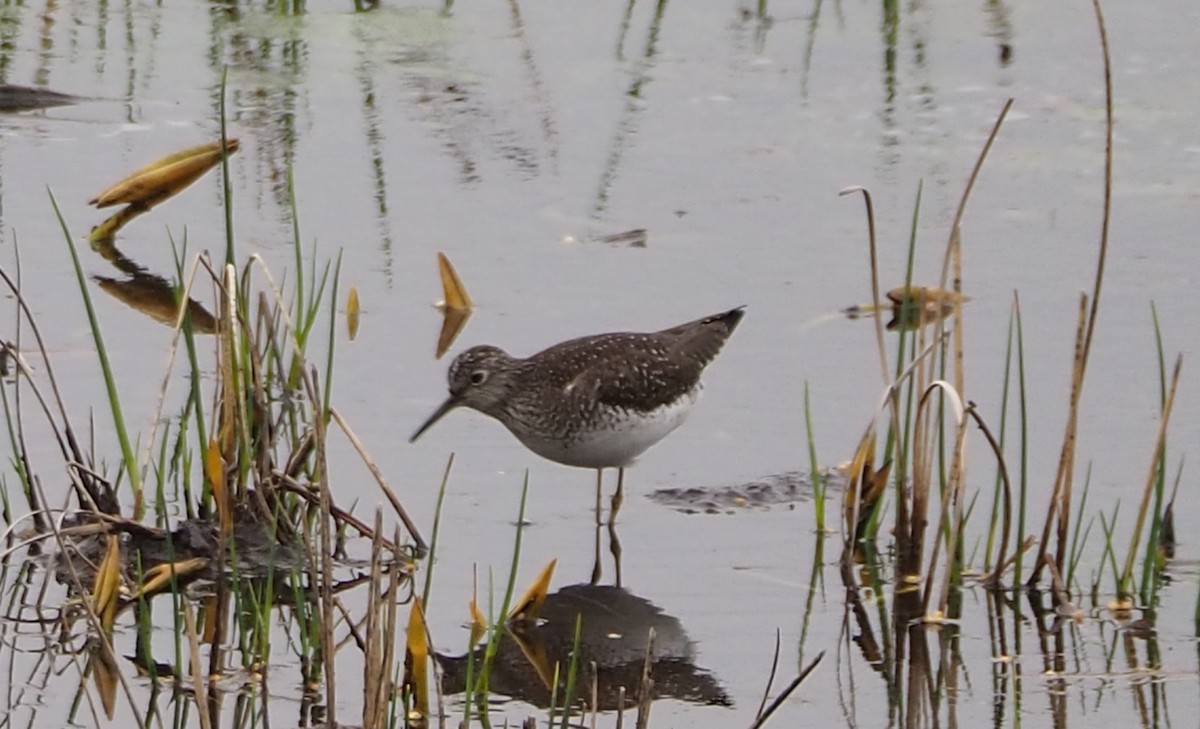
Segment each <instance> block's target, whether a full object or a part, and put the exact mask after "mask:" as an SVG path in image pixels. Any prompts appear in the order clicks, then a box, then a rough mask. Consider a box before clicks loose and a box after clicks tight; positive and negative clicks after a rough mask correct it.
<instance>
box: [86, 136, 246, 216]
mask: <svg viewBox="0 0 1200 729" xmlns="http://www.w3.org/2000/svg"><path fill="white" fill-rule="evenodd" d="M226 149H228V150H229V154H233V153H234V152H236V151H237V149H238V140H236V139H230V140H229V144H228V147H226ZM222 155H223V152H222V147H221V143H220V142H213V143H211V144H202V145H200V146H198V147H191V148H189V149H185V150H183V151H180V152H176V153H174V154H170V155H167V156H166V157H162V158H161V159H158V160H155V161H154V162H152V163H150V164H148V165H146V166H145V167H142V168H141V169H139V170H137V171H136V172H134V173H133V174H130V175H128V176H126V177H124V178H122V179H121V180H120V181H118V182H117V183H115V184H114V185H112V186H111V187H109V188H108V189H107V190H105V191H104V192H102V193H100V194H99V195H97V196H96V197H94V198H93V199H91V200H90V201H88V204H89V205H95V206H96V207H98V208H105V207H108V206H110V205H121V204H128V205H135V206H138V207H140V208H151V207H154V206H155V205H157V204H158V203H161V202H162V201H164V200H167V199H169V198H171V197H173V196H174V195H176V194H177V193H179V192H180V191H181V190H183V189H184V188H186V187H187V186H188V185H190V184H192V183H193V182H195V181H196V180H198V179H200V177H201V176H203V175H204V173H205V172H208V171H209V170H210V169H212V168H213V167H214V166H216V165H217V164H218V163H219V162H220V161H221V157H222Z"/></svg>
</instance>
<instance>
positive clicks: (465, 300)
mask: <svg viewBox="0 0 1200 729" xmlns="http://www.w3.org/2000/svg"><path fill="white" fill-rule="evenodd" d="M438 273H439V274H441V277H442V293H443V297H444V298H443V299H442V303H441V304H440V306H443V307H445V308H447V309H457V310H458V311H470V310H471V309H474V308H475V304H474V303H473V302H472V301H471V297H470V296H469V295H467V287H466V286H464V285H463V282H462V279H460V278H459V277H458V273H457V272H456V271H455V270H454V266H452V265H450V259H449V258H446V254H444V253H440V252H439V253H438Z"/></svg>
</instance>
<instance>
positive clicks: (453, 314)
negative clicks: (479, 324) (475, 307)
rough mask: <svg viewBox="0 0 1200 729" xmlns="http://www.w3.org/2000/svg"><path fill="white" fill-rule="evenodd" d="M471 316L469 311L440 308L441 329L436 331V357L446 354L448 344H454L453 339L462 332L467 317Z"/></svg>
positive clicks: (439, 357)
mask: <svg viewBox="0 0 1200 729" xmlns="http://www.w3.org/2000/svg"><path fill="white" fill-rule="evenodd" d="M470 318H471V312H469V311H463V310H461V309H449V308H447V309H442V330H441V331H440V332H438V342H437V352H436V355H437V358H438V359H441V358H442V355H444V354H446V350H448V349H450V345H451V344H454V340H455V339H457V338H458V335H459V334H461V333H462V330H463V327H465V326H466V325H467V319H470Z"/></svg>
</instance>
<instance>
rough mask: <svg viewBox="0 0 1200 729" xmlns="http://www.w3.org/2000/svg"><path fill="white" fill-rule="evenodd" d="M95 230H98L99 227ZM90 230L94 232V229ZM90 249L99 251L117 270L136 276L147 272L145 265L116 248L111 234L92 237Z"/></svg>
mask: <svg viewBox="0 0 1200 729" xmlns="http://www.w3.org/2000/svg"><path fill="white" fill-rule="evenodd" d="M128 209H129V208H126V210H128ZM122 212H124V211H122ZM118 215H120V213H118ZM114 217H116V216H114ZM110 220H111V218H110ZM106 222H107V221H106ZM96 230H99V228H97V229H96ZM92 232H93V233H94V232H95V230H93V231H92ZM92 250H93V251H95V252H97V253H99V254H100V256H101V257H102V258H103V259H104V260H106V261H108V262H109V263H111V264H112V265H114V266H116V268H117V270H118V271H120V272H121V273H126V274H129V275H130V276H137V275H139V274H143V273H147V271H146V267H145V266H142V265H140V264H139V263H138V262H137V261H134V260H132V259H131V258H129V257H128V256H126V255H125V254H124V253H122V252H121V251H120V250H119V249H118V248H117V246H116V244H115V243H114V242H113V239H112V236H106V237H104V238H93V239H92Z"/></svg>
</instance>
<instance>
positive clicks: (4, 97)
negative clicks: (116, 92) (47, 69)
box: [0, 84, 81, 112]
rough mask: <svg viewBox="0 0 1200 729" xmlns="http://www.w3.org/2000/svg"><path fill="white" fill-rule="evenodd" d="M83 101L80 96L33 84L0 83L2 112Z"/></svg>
mask: <svg viewBox="0 0 1200 729" xmlns="http://www.w3.org/2000/svg"><path fill="white" fill-rule="evenodd" d="M79 101H81V99H80V98H79V97H78V96H72V95H70V94H64V93H60V92H58V91H51V90H50V89H43V88H35V87H33V86H13V85H11V84H0V112H5V111H9V112H12V111H30V110H33V109H48V108H51V107H54V106H67V105H69V104H74V103H76V102H79Z"/></svg>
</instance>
